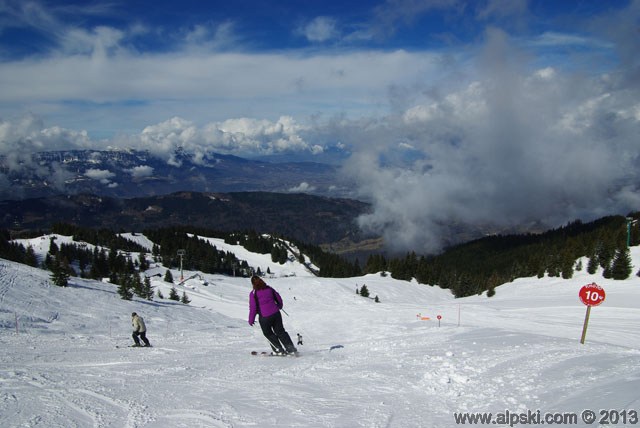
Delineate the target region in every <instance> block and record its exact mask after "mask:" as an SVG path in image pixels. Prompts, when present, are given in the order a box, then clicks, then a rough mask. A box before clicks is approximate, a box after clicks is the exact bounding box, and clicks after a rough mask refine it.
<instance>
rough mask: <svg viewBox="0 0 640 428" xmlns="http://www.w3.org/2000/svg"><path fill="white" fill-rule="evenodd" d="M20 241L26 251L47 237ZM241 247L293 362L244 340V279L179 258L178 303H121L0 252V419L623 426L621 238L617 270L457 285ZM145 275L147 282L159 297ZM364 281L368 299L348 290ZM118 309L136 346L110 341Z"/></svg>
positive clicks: (630, 314) (625, 324)
mask: <svg viewBox="0 0 640 428" xmlns="http://www.w3.org/2000/svg"><path fill="white" fill-rule="evenodd" d="M137 236H138V239H140V240H141V241H140V242H145V241H144V237H141V236H139V235H137ZM59 238H60V239H61V240H62V239H64V237H59ZM147 243H148V242H147ZM29 244H31V245H32V246H34V248H36V250H37V251H38V252H39V253H40V254H43V253H42V251H43V250H44V251H45V252H46V249H48V238H47V239H44V238H43V239H41V240H40V242H38V240H33V241H32V242H30V243H29ZM45 246H46V249H45V248H44V247H45ZM231 247H233V246H231ZM225 250H230V251H232V250H234V249H233V248H225ZM235 250H238V251H239V248H236V249H235ZM241 258H244V259H250V260H248V261H249V262H250V264H251V265H253V266H261V269H262V270H263V271H266V270H267V268H269V270H270V271H271V272H272V274H273V275H272V277H270V278H267V282H268V283H269V284H270V285H272V286H273V287H274V288H275V289H277V290H278V291H279V292H280V293H281V294H282V296H283V298H284V302H285V307H284V309H285V311H286V312H287V314H288V315H285V314H283V317H284V324H285V327H286V329H287V330H288V332H289V333H290V335H291V336H292V338H293V339H294V342H295V341H296V334H297V333H300V334H301V335H302V337H303V341H304V344H303V345H300V346H298V348H299V350H300V354H301V355H300V357H299V358H294V357H273V358H271V357H261V356H252V355H251V354H250V351H253V350H257V351H263V350H267V349H268V346H267V341H266V339H265V338H264V337H263V336H262V333H261V331H260V329H259V327H258V326H257V324H256V326H254V327H250V326H249V325H248V323H247V315H248V311H249V308H248V307H249V291H250V283H249V280H248V279H247V278H234V277H226V276H220V275H205V274H199V273H197V272H184V278H189V279H188V280H186V281H184V282H183V283H182V284H180V285H178V284H176V288H177V289H178V291H179V293H180V294H182V292H186V293H187V295H188V297H189V298H190V299H191V303H190V304H189V305H184V304H182V303H179V302H174V301H170V300H165V299H159V298H157V297H156V298H154V300H153V301H144V300H141V299H138V298H134V300H132V301H125V300H122V299H120V297H119V295H118V293H117V288H116V286H115V285H113V284H109V283H105V282H99V281H90V280H84V279H79V278H71V281H70V285H69V287H67V288H60V287H57V286H55V285H53V284H52V283H51V280H50V278H49V275H50V273H49V272H47V271H44V270H40V269H34V268H30V267H28V266H25V265H20V264H16V263H12V262H8V261H5V260H1V259H0V349H2V351H1V352H0V426H1V427H47V428H53V427H61V428H69V427H118V428H120V427H128V428H134V427H189V428H193V427H345V428H346V427H398V428H400V427H402V428H404V427H452V426H456V419H455V416H456V414H458V413H464V412H473V413H476V412H477V413H481V412H491V413H492V414H493V415H496V414H498V413H500V412H502V413H504V412H505V411H510V412H514V413H523V414H526V412H536V411H539V412H540V413H541V414H543V415H544V414H546V413H552V412H560V413H572V412H573V413H575V414H576V415H577V417H578V419H577V421H576V423H575V424H574V425H573V426H598V425H599V424H598V421H596V422H595V423H594V424H593V425H587V424H586V423H585V422H583V420H582V419H581V414H582V412H583V411H584V410H585V409H591V410H593V411H595V412H596V415H597V417H598V418H600V417H601V413H600V411H601V409H602V410H608V409H612V410H617V411H618V412H622V411H626V412H627V413H625V415H627V416H626V417H627V418H628V420H627V423H626V424H623V423H622V419H620V420H619V423H618V426H625V425H626V426H637V425H636V424H633V423H632V421H631V420H632V415H633V413H632V412H633V411H635V412H638V411H640V388H639V387H640V343H639V341H638V335H639V334H640V333H639V331H640V330H639V327H640V311H639V310H638V307H639V302H640V278H638V277H637V276H635V273H636V272H638V269H639V268H640V248H639V247H635V248H632V258H633V260H634V268H633V273H634V274H633V276H632V277H631V278H630V279H628V280H624V281H614V280H606V279H604V278H602V276H601V273H600V272H598V273H597V274H595V275H589V274H587V273H586V272H585V271H580V272H576V274H575V275H574V278H572V279H570V280H563V279H560V278H548V277H545V278H525V279H518V280H516V281H514V282H513V283H509V284H505V285H502V286H500V287H498V288H497V289H496V295H495V296H494V297H491V298H487V297H486V295H482V296H473V297H468V298H464V299H454V298H453V297H452V296H451V294H450V292H449V291H447V290H442V289H440V288H437V287H431V286H426V285H421V284H417V283H415V282H412V283H409V282H403V281H396V280H393V279H391V278H390V277H388V276H382V275H380V274H376V275H367V276H364V277H358V278H348V279H327V278H317V277H314V276H313V275H312V274H311V273H309V272H307V271H306V269H305V268H304V267H303V266H301V265H299V264H297V263H295V262H288V263H287V264H286V265H277V264H273V263H271V261H270V258H269V257H268V256H260V255H252V254H251V253H248V252H244V253H242V257H241ZM583 265H585V266H586V263H583ZM154 269H155V271H154ZM164 270H165V268H162V267H156V268H153V269H151V270H150V271H149V273H150V274H154V273H155V274H163V273H164ZM172 273H173V277H174V278H175V279H176V283H177V282H179V280H178V279H179V278H180V275H181V272H179V271H173V272H172ZM162 276H163V275H159V276H154V277H153V278H152V285H153V286H154V287H156V289H160V290H161V291H162V293H163V294H164V295H165V296H168V291H169V289H170V287H171V284H167V283H165V282H164V281H163V280H162ZM592 282H596V283H597V284H599V285H600V286H602V287H603V288H604V289H605V291H606V293H607V297H606V300H605V301H604V303H602V304H601V305H600V306H597V307H594V308H592V309H591V315H590V321H589V327H588V330H587V336H586V342H585V344H581V343H580V336H581V333H582V328H583V322H584V319H585V313H586V307H585V306H584V305H583V304H582V303H581V302H580V301H579V299H578V291H579V289H580V288H581V287H582V286H583V285H586V284H589V283H592ZM365 284H366V286H367V288H368V289H369V291H370V293H371V297H372V298H374V297H376V296H378V298H379V300H380V303H376V302H375V301H374V300H373V299H372V298H369V299H367V298H364V297H362V296H359V295H357V294H356V288H359V287H361V286H362V285H365ZM133 311H135V312H137V313H138V314H140V315H141V316H142V317H143V318H144V320H145V322H146V324H147V327H148V333H147V336H148V338H149V339H150V341H151V343H152V344H153V348H148V349H145V348H129V347H128V345H130V344H131V343H132V339H131V336H130V335H131V312H133ZM438 315H440V317H441V319H440V320H438ZM337 345H339V346H337ZM336 346H337V347H336ZM332 347H334V348H335V349H333V350H331V348H332ZM511 422H513V420H512V421H511ZM636 423H637V424H638V425H640V422H638V421H636ZM491 425H493V426H508V424H506V423H505V424H491ZM511 425H512V426H518V424H517V423H515V424H514V423H511ZM476 426H479V425H476Z"/></svg>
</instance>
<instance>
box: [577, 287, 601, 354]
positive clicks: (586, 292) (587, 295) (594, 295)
mask: <svg viewBox="0 0 640 428" xmlns="http://www.w3.org/2000/svg"><path fill="white" fill-rule="evenodd" d="M578 297H580V301H581V302H582V303H584V304H585V305H586V306H587V314H586V315H585V317H584V325H583V326H582V338H581V339H580V343H582V344H584V340H585V338H586V337H587V326H588V325H589V315H590V314H591V307H592V306H598V305H599V304H600V303H602V302H604V299H605V297H606V293H605V292H604V289H603V288H602V287H600V286H599V285H598V284H596V283H595V282H593V283H591V284H588V285H585V286H583V287H582V288H581V289H580V292H579V293H578Z"/></svg>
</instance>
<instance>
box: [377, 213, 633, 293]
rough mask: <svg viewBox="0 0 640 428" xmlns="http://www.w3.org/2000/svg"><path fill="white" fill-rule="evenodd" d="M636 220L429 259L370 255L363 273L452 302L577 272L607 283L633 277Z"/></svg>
mask: <svg viewBox="0 0 640 428" xmlns="http://www.w3.org/2000/svg"><path fill="white" fill-rule="evenodd" d="M638 218H640V213H634V214H632V215H630V217H628V218H625V217H622V216H610V217H604V218H602V219H599V220H596V221H593V222H590V223H582V222H581V221H575V222H573V223H570V224H568V225H566V226H564V227H561V228H558V229H554V230H550V231H548V232H545V233H542V234H524V235H505V236H500V235H497V236H488V237H485V238H482V239H478V240H474V241H471V242H468V243H465V244H461V245H457V246H454V247H451V248H449V249H447V250H446V251H445V252H443V253H442V254H439V255H436V256H430V257H427V256H419V255H417V254H416V253H414V252H411V253H408V254H407V255H406V256H405V257H402V258H393V259H391V260H386V259H385V258H384V257H383V256H372V257H370V258H369V260H368V261H367V263H366V266H365V272H378V271H383V270H386V271H389V272H391V275H392V276H393V277H394V278H397V279H407V280H408V279H411V278H413V277H415V278H416V279H417V280H418V281H419V282H421V283H424V284H430V285H439V286H440V287H443V288H449V289H451V291H452V292H453V294H454V295H455V296H456V297H463V296H469V295H473V294H477V293H482V292H484V291H487V290H488V291H489V293H490V295H491V294H492V293H493V292H494V289H495V287H497V286H498V285H500V284H504V283H506V282H510V281H513V280H514V279H515V278H522V277H531V276H538V277H542V276H544V275H545V274H546V275H548V276H557V277H560V276H561V277H563V278H565V279H567V278H571V277H572V276H573V273H574V271H576V270H581V269H587V270H588V271H589V272H590V273H594V272H595V271H596V269H597V267H598V266H600V267H602V268H603V269H604V271H603V272H604V273H603V275H604V276H605V277H607V278H613V279H626V278H627V277H628V276H629V275H630V274H632V272H631V264H630V259H629V251H628V248H627V245H628V244H629V245H630V246H635V245H638V244H639V243H640V229H639V226H638V223H639V222H637V221H636V220H637V219H638ZM629 219H631V220H629ZM627 232H629V233H627ZM627 241H629V242H627ZM580 257H588V258H589V263H588V265H587V266H582V265H580V264H579V263H576V260H578V259H579V258H580ZM633 274H635V272H633Z"/></svg>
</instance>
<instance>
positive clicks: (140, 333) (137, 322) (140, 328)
mask: <svg viewBox="0 0 640 428" xmlns="http://www.w3.org/2000/svg"><path fill="white" fill-rule="evenodd" d="M131 324H132V325H133V334H132V335H131V336H132V337H133V341H134V342H135V345H133V346H151V344H150V343H149V339H147V326H146V325H145V324H144V319H142V317H141V316H140V315H138V314H136V313H135V312H133V313H132V314H131ZM138 337H140V339H142V341H143V342H144V345H140V339H138Z"/></svg>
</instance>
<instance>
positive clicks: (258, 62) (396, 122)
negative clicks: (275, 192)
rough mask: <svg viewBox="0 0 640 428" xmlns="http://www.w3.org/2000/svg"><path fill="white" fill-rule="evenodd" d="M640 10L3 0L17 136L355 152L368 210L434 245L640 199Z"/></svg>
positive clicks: (403, 233) (89, 143) (457, 1)
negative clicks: (456, 235) (487, 228)
mask: <svg viewBox="0 0 640 428" xmlns="http://www.w3.org/2000/svg"><path fill="white" fill-rule="evenodd" d="M639 28H640V1H639V0H608V1H599V0H589V1H587V0H583V1H581V0H574V1H571V0H562V1H557V0H540V1H536V0H478V1H463V0H381V1H376V2H373V1H372V2H360V1H358V2H348V1H346V2H345V1H340V2H337V1H335V2H334V1H273V2H271V1H249V0H235V1H224V2H222V1H220V2H218V1H196V0H184V1H180V2H169V1H158V0H156V1H153V2H151V1H111V2H86V1H61V0H57V1H46V0H0V87H2V95H0V154H3V155H5V156H6V159H7V160H8V162H10V164H11V167H12V168H21V167H24V165H25V164H28V158H29V154H30V153H31V152H34V151H41V150H57V149H69V148H90V149H103V148H107V147H116V148H137V149H144V150H149V151H150V152H152V153H155V154H157V155H159V156H164V157H165V158H166V159H167V160H168V161H171V156H172V153H173V152H174V151H175V149H176V148H177V147H182V148H184V149H186V150H188V151H191V152H193V153H195V154H196V155H202V154H204V153H207V152H222V153H231V154H236V155H240V156H247V157H258V156H260V157H269V156H279V157H280V158H282V157H284V158H289V159H306V160H318V161H336V156H335V154H336V153H340V154H341V156H338V158H339V159H340V161H341V162H342V164H343V167H344V168H343V171H344V173H345V174H346V175H348V176H349V177H350V178H351V179H353V180H354V181H355V182H356V183H357V186H356V189H354V196H356V197H359V198H361V199H366V200H368V201H370V202H372V204H373V206H374V212H373V213H372V215H371V216H368V217H366V218H363V219H362V226H363V227H365V228H368V229H371V230H373V231H376V232H380V233H388V234H392V235H393V236H394V239H395V240H396V241H399V242H402V243H403V244H405V245H407V246H408V245H411V244H412V243H414V242H416V241H419V242H420V245H423V246H425V248H438V247H439V246H441V245H442V243H443V242H444V240H445V237H446V234H447V227H449V225H450V224H451V223H452V221H451V219H455V220H454V221H453V223H456V222H458V223H476V224H477V223H482V224H485V225H491V226H492V227H495V230H497V231H499V230H503V229H506V228H509V227H511V226H513V225H516V224H522V223H526V222H534V221H539V220H544V221H546V222H548V223H549V224H559V223H562V222H564V221H568V220H573V219H575V218H583V219H584V218H593V217H595V216H598V215H602V214H607V213H609V212H611V211H614V212H620V211H624V210H631V209H634V207H635V209H637V207H638V206H639V205H640V192H639V191H638V183H640V180H639V177H638V173H637V172H635V170H636V169H637V162H638V160H640V153H639V150H640V149H639V146H640V144H638V141H637V135H640V133H639V131H640V102H639V100H640V90H639V89H640V59H639V55H638V52H640V32H639V31H640V30H639ZM569 153H570V154H571V155H570V156H568V154H569ZM7 180H8V179H7V178H6V177H4V176H2V175H1V174H0V185H3V184H4V185H8V181H7ZM292 184H294V185H295V184H299V183H292ZM310 186H312V184H310Z"/></svg>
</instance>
